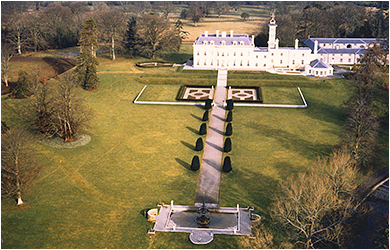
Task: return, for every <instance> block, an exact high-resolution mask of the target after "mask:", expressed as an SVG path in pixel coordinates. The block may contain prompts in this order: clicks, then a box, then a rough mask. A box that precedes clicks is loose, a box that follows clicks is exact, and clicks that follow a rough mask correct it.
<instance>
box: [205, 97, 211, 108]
mask: <svg viewBox="0 0 390 250" xmlns="http://www.w3.org/2000/svg"><path fill="white" fill-rule="evenodd" d="M211 103H212V100H211V99H207V100H206V102H205V105H204V108H205V109H206V110H209V109H211V108H212V107H211Z"/></svg>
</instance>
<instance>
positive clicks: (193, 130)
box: [186, 126, 199, 135]
mask: <svg viewBox="0 0 390 250" xmlns="http://www.w3.org/2000/svg"><path fill="white" fill-rule="evenodd" d="M186 128H187V129H188V130H189V131H191V132H192V133H194V134H196V135H199V131H198V130H196V129H194V128H191V127H188V126H187V127H186Z"/></svg>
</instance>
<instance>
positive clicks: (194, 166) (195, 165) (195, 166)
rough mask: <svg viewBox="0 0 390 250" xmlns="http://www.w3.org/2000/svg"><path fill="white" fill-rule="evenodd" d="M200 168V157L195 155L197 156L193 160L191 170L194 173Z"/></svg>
mask: <svg viewBox="0 0 390 250" xmlns="http://www.w3.org/2000/svg"><path fill="white" fill-rule="evenodd" d="M199 168H200V164H199V157H198V156H197V155H195V156H194V157H193V158H192V162H191V170H192V171H198V170H199Z"/></svg>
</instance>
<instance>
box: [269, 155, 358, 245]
mask: <svg viewBox="0 0 390 250" xmlns="http://www.w3.org/2000/svg"><path fill="white" fill-rule="evenodd" d="M313 169H317V170H318V169H320V170H321V171H315V170H312V171H311V172H309V173H302V174H299V175H298V176H297V177H296V178H292V177H290V178H288V179H287V180H286V181H284V182H282V183H281V185H280V188H281V194H280V196H279V197H277V201H276V202H275V203H274V207H273V213H274V214H273V215H274V216H275V218H276V219H277V220H278V221H280V222H281V223H283V225H284V226H285V227H286V229H287V230H288V232H290V233H291V235H292V237H293V239H294V242H295V243H296V244H297V245H298V246H299V247H305V248H315V247H331V248H334V247H336V246H337V247H340V246H342V245H343V240H344V239H345V238H344V237H345V236H346V235H347V233H348V232H347V230H346V227H345V223H346V221H347V220H348V219H349V218H350V217H351V215H352V214H353V213H354V212H355V211H356V209H357V206H356V204H355V202H354V200H353V198H352V196H346V194H349V190H351V188H353V187H355V183H354V182H355V180H356V169H355V168H354V167H353V165H352V163H351V161H350V155H349V154H348V153H346V152H343V151H336V152H335V153H334V154H333V155H332V156H331V160H330V161H327V160H325V159H319V160H318V161H317V163H316V164H315V166H314V168H313Z"/></svg>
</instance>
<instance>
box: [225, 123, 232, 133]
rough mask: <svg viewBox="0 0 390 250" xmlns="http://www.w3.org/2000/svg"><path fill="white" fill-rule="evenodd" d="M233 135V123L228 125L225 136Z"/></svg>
mask: <svg viewBox="0 0 390 250" xmlns="http://www.w3.org/2000/svg"><path fill="white" fill-rule="evenodd" d="M232 134H233V127H232V124H231V123H228V125H227V126H226V132H225V135H226V136H231V135H232Z"/></svg>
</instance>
